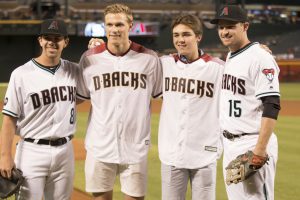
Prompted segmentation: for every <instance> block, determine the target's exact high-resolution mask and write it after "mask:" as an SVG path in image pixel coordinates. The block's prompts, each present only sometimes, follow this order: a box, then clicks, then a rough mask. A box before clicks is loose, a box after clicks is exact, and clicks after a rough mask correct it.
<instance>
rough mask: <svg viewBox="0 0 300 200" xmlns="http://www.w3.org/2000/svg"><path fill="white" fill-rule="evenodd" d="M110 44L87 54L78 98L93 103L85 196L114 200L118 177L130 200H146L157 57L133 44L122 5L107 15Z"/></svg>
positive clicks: (128, 18)
mask: <svg viewBox="0 0 300 200" xmlns="http://www.w3.org/2000/svg"><path fill="white" fill-rule="evenodd" d="M104 17H105V29H106V34H107V43H103V44H101V45H99V46H97V47H95V48H92V49H90V50H88V51H86V52H85V53H84V54H83V56H82V58H81V61H80V67H81V70H82V77H81V80H80V82H81V84H79V85H80V86H79V88H78V91H77V92H78V98H80V99H83V100H87V99H90V100H91V104H92V109H91V112H90V116H89V121H88V129H87V135H86V140H85V147H86V150H87V158H86V163H85V174H86V191H87V192H91V193H92V194H93V196H94V198H95V199H98V200H111V199H112V198H113V197H112V196H113V187H114V182H115V178H116V176H117V175H119V176H120V182H121V191H122V192H123V193H124V199H126V200H132V199H136V200H142V199H144V196H145V194H146V187H147V155H148V149H149V145H150V117H151V110H150V108H151V106H150V100H151V97H157V96H159V95H160V94H161V80H162V75H161V66H160V61H159V58H158V56H157V55H156V53H154V52H153V51H152V50H149V49H146V48H145V47H143V46H141V45H139V44H136V43H134V42H132V41H130V40H129V31H130V29H131V27H132V22H133V17H132V13H131V10H130V9H129V8H128V7H127V6H125V5H122V4H113V5H110V6H107V7H106V8H105V12H104Z"/></svg>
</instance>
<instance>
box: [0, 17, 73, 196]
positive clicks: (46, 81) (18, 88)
mask: <svg viewBox="0 0 300 200" xmlns="http://www.w3.org/2000/svg"><path fill="white" fill-rule="evenodd" d="M38 42H39V45H40V47H41V49H42V51H41V55H40V56H38V57H37V58H32V59H31V60H30V61H28V62H27V63H25V64H24V65H22V66H20V67H18V68H16V69H15V70H14V71H13V72H12V74H11V77H10V81H9V84H8V88H7V92H6V95H5V100H4V106H3V110H2V113H3V123H2V131H1V159H0V172H1V175H2V176H4V177H8V178H9V177H10V176H11V170H12V168H14V167H15V168H18V169H20V170H21V171H23V176H24V178H25V181H24V183H23V185H22V186H21V187H20V191H19V192H18V193H17V199H26V200H27V199H32V200H33V199H34V200H36V199H42V198H44V199H45V200H47V199H65V200H67V199H70V197H71V193H72V188H73V176H74V155H73V146H72V142H71V141H70V140H71V139H72V138H73V134H74V133H75V128H76V121H75V120H76V115H75V112H76V107H75V106H76V83H77V76H78V74H79V70H78V65H77V64H75V63H72V62H69V61H67V60H64V59H62V58H61V54H62V51H63V49H64V48H66V47H67V45H68V42H69V38H68V35H67V30H66V24H65V23H64V22H63V21H61V20H55V19H50V20H45V21H43V23H42V24H41V32H40V35H39V37H38ZM15 134H16V135H18V136H20V141H19V142H18V145H17V149H16V155H15V159H14V160H13V158H12V155H11V153H12V152H11V151H12V143H13V138H14V135H15Z"/></svg>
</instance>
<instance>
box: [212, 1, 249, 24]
mask: <svg viewBox="0 0 300 200" xmlns="http://www.w3.org/2000/svg"><path fill="white" fill-rule="evenodd" d="M219 20H229V21H234V22H247V21H248V17H247V11H246V10H244V9H242V8H241V7H240V6H238V5H224V6H222V7H221V9H220V10H219V12H218V13H217V15H216V17H215V19H213V20H211V21H210V23H211V24H218V23H219Z"/></svg>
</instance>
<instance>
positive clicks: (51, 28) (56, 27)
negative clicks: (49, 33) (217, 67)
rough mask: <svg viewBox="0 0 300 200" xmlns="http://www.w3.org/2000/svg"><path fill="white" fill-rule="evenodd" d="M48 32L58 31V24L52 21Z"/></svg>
mask: <svg viewBox="0 0 300 200" xmlns="http://www.w3.org/2000/svg"><path fill="white" fill-rule="evenodd" d="M48 29H49V30H58V23H57V21H53V22H52V23H51V24H50V26H49V27H48Z"/></svg>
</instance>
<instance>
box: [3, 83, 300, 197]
mask: <svg viewBox="0 0 300 200" xmlns="http://www.w3.org/2000/svg"><path fill="white" fill-rule="evenodd" d="M1 86H2V89H1V88H0V98H1V99H3V96H4V93H5V92H4V91H3V90H5V89H3V88H5V86H3V85H0V87H1ZM299 88H300V83H283V84H281V99H282V100H300V91H299V90H300V89H299ZM299 106H300V105H299ZM87 116H88V114H87V113H85V112H80V113H78V115H77V127H78V128H77V133H76V136H75V137H76V138H84V136H85V129H86V121H87ZM1 121H2V116H1V115H0V122H1ZM158 121H159V115H158V114H153V117H152V146H151V149H150V152H149V161H148V163H149V176H148V193H147V196H146V199H147V200H159V199H160V194H161V188H160V161H159V159H158V149H157V128H158ZM299 122H300V116H299V117H288V116H280V117H279V119H278V123H277V125H276V130H275V132H276V134H277V136H278V142H279V160H278V166H277V174H276V183H275V198H276V199H277V200H296V199H299V197H300V190H298V188H300V182H299V181H298V180H300V173H299V169H300V159H299V152H300V147H299V143H300V134H299V132H300V123H299ZM217 174H218V177H217V192H216V193H217V198H216V199H217V200H225V199H227V197H226V192H225V188H224V183H223V176H222V173H221V162H220V161H219V163H218V171H217ZM84 185H85V181H84V161H76V166H75V181H74V187H76V188H78V189H80V190H82V191H84ZM190 196H191V194H190V190H188V194H187V199H190ZM114 199H115V200H121V199H122V194H121V192H120V184H119V182H118V181H117V184H116V185H115V188H114Z"/></svg>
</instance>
